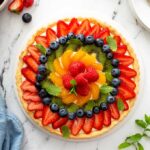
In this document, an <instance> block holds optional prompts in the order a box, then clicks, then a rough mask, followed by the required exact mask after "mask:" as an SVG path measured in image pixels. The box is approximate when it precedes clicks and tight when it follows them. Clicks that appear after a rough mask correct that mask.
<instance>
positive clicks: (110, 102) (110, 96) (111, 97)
mask: <svg viewBox="0 0 150 150" xmlns="http://www.w3.org/2000/svg"><path fill="white" fill-rule="evenodd" d="M106 100H107V102H108V103H109V104H112V103H114V102H115V100H116V99H115V97H114V96H112V95H109V96H107V98H106Z"/></svg>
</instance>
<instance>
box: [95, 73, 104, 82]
mask: <svg viewBox="0 0 150 150" xmlns="http://www.w3.org/2000/svg"><path fill="white" fill-rule="evenodd" d="M96 82H97V83H98V84H105V83H106V76H105V73H103V72H99V78H98V80H97V81H96Z"/></svg>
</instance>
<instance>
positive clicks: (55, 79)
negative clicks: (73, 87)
mask: <svg viewBox="0 0 150 150" xmlns="http://www.w3.org/2000/svg"><path fill="white" fill-rule="evenodd" d="M49 78H50V79H51V81H52V82H53V83H54V84H55V85H58V86H63V83H62V79H61V76H59V75H56V73H54V72H52V73H51V74H50V76H49Z"/></svg>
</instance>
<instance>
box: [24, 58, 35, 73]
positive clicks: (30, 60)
mask: <svg viewBox="0 0 150 150" xmlns="http://www.w3.org/2000/svg"><path fill="white" fill-rule="evenodd" d="M23 61H24V62H25V63H26V64H27V66H28V67H30V68H31V69H32V70H33V71H34V72H35V73H37V72H38V64H37V63H36V61H35V60H34V59H33V58H32V57H31V56H30V55H26V56H24V57H23Z"/></svg>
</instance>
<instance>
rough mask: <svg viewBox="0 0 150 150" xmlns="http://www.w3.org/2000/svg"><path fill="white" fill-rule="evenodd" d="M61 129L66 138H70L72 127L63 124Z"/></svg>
mask: <svg viewBox="0 0 150 150" xmlns="http://www.w3.org/2000/svg"><path fill="white" fill-rule="evenodd" d="M61 130H62V135H63V137H64V138H68V137H69V136H70V129H69V128H68V126H62V128H61Z"/></svg>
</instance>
